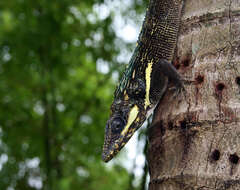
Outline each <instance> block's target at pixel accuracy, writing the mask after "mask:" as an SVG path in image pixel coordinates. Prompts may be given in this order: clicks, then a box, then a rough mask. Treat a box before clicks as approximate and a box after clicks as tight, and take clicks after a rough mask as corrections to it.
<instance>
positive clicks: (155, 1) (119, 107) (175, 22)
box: [102, 0, 184, 162]
mask: <svg viewBox="0 0 240 190" xmlns="http://www.w3.org/2000/svg"><path fill="white" fill-rule="evenodd" d="M183 5H184V0H150V3H149V6H148V9H147V11H146V15H145V19H144V21H143V25H142V29H141V32H140V34H139V37H138V41H137V46H136V48H135V50H134V52H133V55H132V57H131V59H130V62H129V65H128V67H127V68H126V70H125V72H124V74H123V76H122V79H121V80H120V83H119V85H118V86H117V88H116V90H115V93H114V100H113V103H112V106H111V114H110V118H109V120H108V121H107V124H106V127H105V138H104V145H103V151H102V160H103V161H105V162H108V161H110V160H111V159H112V158H113V157H114V156H115V155H116V154H117V153H118V152H119V151H120V150H121V149H122V148H123V147H124V145H125V144H126V143H127V142H128V141H129V139H130V138H131V137H132V135H133V134H134V132H135V131H136V130H137V129H138V128H140V127H141V126H142V125H143V123H144V121H145V120H146V119H147V118H148V117H149V116H150V114H151V113H152V112H153V110H154V108H155V107H156V106H157V104H158V103H159V102H160V100H161V98H162V97H163V95H164V93H165V92H166V90H167V89H168V87H169V86H168V84H169V83H170V82H171V83H172V84H173V85H174V86H175V88H176V90H177V92H180V91H182V90H184V87H183V84H182V82H181V77H180V75H179V74H178V72H177V70H176V69H175V67H174V66H173V65H172V64H171V62H172V59H173V56H174V53H175V48H176V43H177V37H178V32H179V27H180V18H181V14H182V9H183Z"/></svg>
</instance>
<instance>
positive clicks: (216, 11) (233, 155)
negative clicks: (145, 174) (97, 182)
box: [148, 0, 240, 190]
mask: <svg viewBox="0 0 240 190" xmlns="http://www.w3.org/2000/svg"><path fill="white" fill-rule="evenodd" d="M239 41H240V1H239V0H186V2H185V8H184V14H183V17H182V24H181V31H180V34H179V38H178V44H177V50H176V55H175V59H174V60H175V61H174V64H175V66H176V68H178V71H179V73H180V74H181V76H182V77H183V79H184V80H185V82H184V83H185V88H186V91H187V95H186V98H185V97H184V96H183V95H181V94H180V95H178V96H177V98H174V97H173V94H174V93H173V91H171V90H169V91H168V92H167V93H166V94H165V96H164V98H163V99H162V100H161V102H160V104H159V106H158V108H157V109H156V110H155V113H154V118H153V122H152V127H151V128H150V129H149V148H148V162H149V170H150V184H149V189H150V190H159V189H164V190H165V189H166V190H178V189H201V190H206V189H211V190H214V189H229V190H230V189H240V166H239V165H240V164H239V163H240V161H239V156H240V126H239V124H240V123H239V115H240V64H239V62H240V56H239V55H240V43H239Z"/></svg>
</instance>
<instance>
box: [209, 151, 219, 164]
mask: <svg viewBox="0 0 240 190" xmlns="http://www.w3.org/2000/svg"><path fill="white" fill-rule="evenodd" d="M219 158H220V151H219V150H214V151H213V152H212V154H211V159H212V160H214V161H218V160H219Z"/></svg>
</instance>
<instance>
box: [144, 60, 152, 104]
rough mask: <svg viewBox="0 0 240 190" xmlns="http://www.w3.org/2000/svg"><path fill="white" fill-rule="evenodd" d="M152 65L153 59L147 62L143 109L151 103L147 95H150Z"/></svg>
mask: <svg viewBox="0 0 240 190" xmlns="http://www.w3.org/2000/svg"><path fill="white" fill-rule="evenodd" d="M152 65H153V61H151V62H150V63H148V66H147V68H146V72H145V80H146V95H145V106H144V108H145V109H146V108H147V107H148V106H149V105H150V104H151V102H150V98H149V95H150V87H151V73H152Z"/></svg>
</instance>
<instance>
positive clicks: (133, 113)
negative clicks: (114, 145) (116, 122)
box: [121, 105, 139, 135]
mask: <svg viewBox="0 0 240 190" xmlns="http://www.w3.org/2000/svg"><path fill="white" fill-rule="evenodd" d="M138 112H139V109H138V107H137V106H136V105H135V106H134V107H133V108H132V109H131V111H130V113H129V116H128V121H127V125H126V126H125V127H124V129H123V131H122V133H121V134H122V135H125V134H126V133H127V131H128V128H129V127H130V126H131V125H132V123H133V122H134V120H135V119H136V117H137V115H138Z"/></svg>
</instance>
